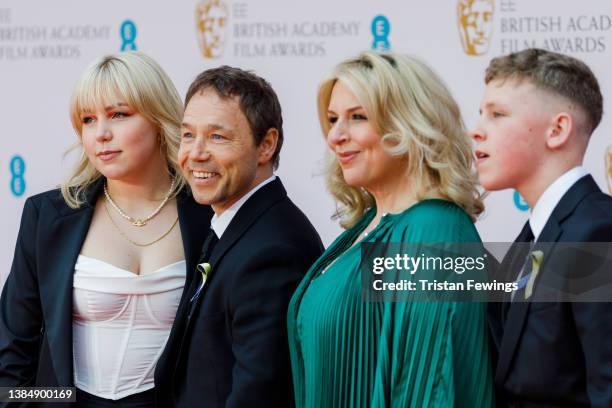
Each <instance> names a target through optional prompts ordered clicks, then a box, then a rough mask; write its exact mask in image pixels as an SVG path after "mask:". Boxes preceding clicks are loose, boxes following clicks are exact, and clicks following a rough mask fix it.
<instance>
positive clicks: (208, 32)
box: [195, 0, 229, 58]
mask: <svg viewBox="0 0 612 408" xmlns="http://www.w3.org/2000/svg"><path fill="white" fill-rule="evenodd" d="M195 15H196V28H197V32H198V43H199V45H200V51H201V52H202V55H203V56H204V57H205V58H218V57H220V56H221V55H223V49H224V47H225V37H226V34H225V33H226V26H227V18H228V15H229V14H228V12H227V6H226V5H225V3H224V2H223V1H222V0H202V1H201V2H199V3H198V5H197V6H196V13H195Z"/></svg>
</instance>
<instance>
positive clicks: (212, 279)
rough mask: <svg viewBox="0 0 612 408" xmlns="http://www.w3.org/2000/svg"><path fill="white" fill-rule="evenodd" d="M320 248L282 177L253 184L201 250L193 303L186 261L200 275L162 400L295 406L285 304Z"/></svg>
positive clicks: (186, 304) (167, 355) (165, 403)
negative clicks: (202, 269)
mask: <svg viewBox="0 0 612 408" xmlns="http://www.w3.org/2000/svg"><path fill="white" fill-rule="evenodd" d="M322 252H323V245H322V244H321V240H320V238H319V235H318V234H317V232H316V231H315V229H314V228H313V226H312V225H311V224H310V222H309V221H308V219H307V218H306V216H305V215H304V214H303V213H302V212H301V211H300V210H299V209H298V208H297V207H296V206H295V205H294V204H293V203H292V202H291V200H290V199H289V198H288V197H287V192H286V191H285V189H284V187H283V185H282V184H281V182H280V180H279V179H276V180H274V181H272V182H270V183H269V184H267V185H265V186H263V187H262V188H261V189H259V190H258V191H257V192H256V193H255V194H253V196H251V197H250V198H249V199H248V200H247V201H246V202H245V203H244V205H243V206H242V207H241V208H240V209H239V210H238V212H237V213H236V215H235V216H234V218H233V219H232V221H231V223H230V224H229V226H228V227H227V229H226V230H225V232H224V233H223V235H222V236H221V238H220V240H219V242H218V243H217V244H216V246H215V247H214V249H213V251H212V253H211V255H210V259H202V260H201V262H205V261H207V262H208V263H210V264H211V265H212V271H211V272H210V273H209V275H208V278H207V281H206V285H205V286H204V289H203V290H202V291H201V293H200V295H199V297H197V300H196V302H195V304H194V305H190V299H191V297H192V296H193V294H194V292H195V289H196V287H197V286H198V285H199V283H200V281H201V276H200V273H197V274H196V271H195V270H191V271H190V273H191V274H192V277H195V278H196V279H193V284H192V285H191V289H190V290H189V291H185V292H184V294H183V298H182V300H181V304H180V305H179V311H178V313H177V319H176V320H175V322H174V326H173V328H172V332H171V334H170V339H169V340H168V344H167V346H166V349H165V351H164V354H163V355H162V357H161V358H160V361H159V363H158V365H157V368H156V371H155V383H156V385H157V387H156V393H157V395H158V406H160V407H172V406H177V407H195V406H201V407H206V408H217V407H227V408H230V407H232V408H249V407H266V408H273V407H279V408H280V407H282V408H287V407H290V406H292V405H293V391H292V385H291V371H290V370H291V368H290V362H289V349H288V341H287V326H286V313H287V305H288V303H289V300H290V298H291V295H292V293H293V291H294V290H295V288H296V286H297V284H298V283H299V282H300V280H301V279H302V277H303V275H304V273H305V272H306V271H307V270H308V268H309V267H310V265H311V264H312V263H313V262H314V261H315V260H316V259H317V258H318V257H319V255H320V254H321V253H322ZM190 306H191V308H192V309H193V311H192V315H191V317H190V318H188V317H187V314H188V312H189V309H190Z"/></svg>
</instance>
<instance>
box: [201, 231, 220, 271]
mask: <svg viewBox="0 0 612 408" xmlns="http://www.w3.org/2000/svg"><path fill="white" fill-rule="evenodd" d="M217 242H219V238H217V234H215V230H214V229H212V228H211V229H210V231H209V232H208V235H207V236H206V239H205V240H204V244H203V245H202V251H201V253H200V260H199V261H198V263H202V262H208V261H209V260H210V255H211V254H212V251H213V249H214V248H215V245H217Z"/></svg>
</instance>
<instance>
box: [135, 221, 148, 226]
mask: <svg viewBox="0 0 612 408" xmlns="http://www.w3.org/2000/svg"><path fill="white" fill-rule="evenodd" d="M132 225H133V226H135V227H143V226H145V225H147V222H146V221H145V220H134V221H132Z"/></svg>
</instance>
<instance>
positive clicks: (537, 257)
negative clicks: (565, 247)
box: [525, 250, 544, 299]
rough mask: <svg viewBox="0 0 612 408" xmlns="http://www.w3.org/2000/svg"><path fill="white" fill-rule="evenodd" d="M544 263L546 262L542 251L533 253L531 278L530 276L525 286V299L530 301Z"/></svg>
mask: <svg viewBox="0 0 612 408" xmlns="http://www.w3.org/2000/svg"><path fill="white" fill-rule="evenodd" d="M542 262H544V252H542V251H540V250H537V251H533V252H531V276H529V280H528V281H527V285H526V286H525V299H529V298H530V297H531V295H532V294H533V285H534V283H535V280H536V278H537V277H538V273H539V272H540V267H541V266H542Z"/></svg>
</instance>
